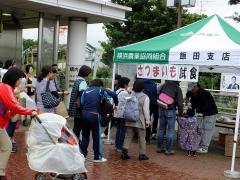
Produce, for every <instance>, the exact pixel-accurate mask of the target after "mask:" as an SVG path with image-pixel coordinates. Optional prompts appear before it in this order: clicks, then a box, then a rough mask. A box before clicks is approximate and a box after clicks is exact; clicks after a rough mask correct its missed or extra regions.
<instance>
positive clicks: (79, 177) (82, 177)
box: [72, 173, 87, 180]
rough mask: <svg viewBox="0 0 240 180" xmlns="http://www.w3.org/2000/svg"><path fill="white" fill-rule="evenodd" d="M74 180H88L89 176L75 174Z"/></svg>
mask: <svg viewBox="0 0 240 180" xmlns="http://www.w3.org/2000/svg"><path fill="white" fill-rule="evenodd" d="M72 180H87V174H86V173H81V174H74V175H73V177H72Z"/></svg>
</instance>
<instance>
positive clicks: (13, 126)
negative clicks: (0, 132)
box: [6, 119, 17, 138]
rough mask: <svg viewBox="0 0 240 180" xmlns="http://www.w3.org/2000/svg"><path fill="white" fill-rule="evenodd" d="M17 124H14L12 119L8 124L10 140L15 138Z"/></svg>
mask: <svg viewBox="0 0 240 180" xmlns="http://www.w3.org/2000/svg"><path fill="white" fill-rule="evenodd" d="M16 124H17V122H12V121H11V119H10V120H9V124H8V127H7V129H6V130H7V133H8V136H9V137H10V138H13V136H14V132H15V129H16Z"/></svg>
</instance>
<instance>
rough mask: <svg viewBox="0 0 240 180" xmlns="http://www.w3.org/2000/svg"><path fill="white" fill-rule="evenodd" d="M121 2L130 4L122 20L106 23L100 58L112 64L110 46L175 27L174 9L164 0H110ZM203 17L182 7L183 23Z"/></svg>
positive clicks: (147, 37)
mask: <svg viewBox="0 0 240 180" xmlns="http://www.w3.org/2000/svg"><path fill="white" fill-rule="evenodd" d="M112 2H114V3H118V4H121V5H124V6H128V7H132V12H126V19H127V21H125V22H114V23H105V24H104V29H105V32H106V35H107V37H108V38H109V41H108V42H102V43H101V45H102V47H103V49H104V53H103V56H102V61H103V62H104V63H105V64H107V65H111V64H112V58H113V49H114V48H116V47H119V46H123V45H127V44H132V43H135V42H139V41H142V40H146V39H149V38H152V37H155V36H159V35H161V34H164V33H167V32H170V31H172V30H174V29H176V25H177V12H176V9H173V8H167V7H166V3H165V0H112ZM203 17H206V16H204V15H198V14H189V13H187V10H183V15H182V26H184V25H187V24H190V23H193V22H195V21H197V20H199V19H202V18H203Z"/></svg>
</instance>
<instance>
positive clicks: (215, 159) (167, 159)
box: [7, 132, 239, 180]
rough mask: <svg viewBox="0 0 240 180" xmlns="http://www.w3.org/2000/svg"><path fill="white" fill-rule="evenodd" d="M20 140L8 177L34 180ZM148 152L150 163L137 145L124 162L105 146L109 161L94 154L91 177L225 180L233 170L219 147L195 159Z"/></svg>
mask: <svg viewBox="0 0 240 180" xmlns="http://www.w3.org/2000/svg"><path fill="white" fill-rule="evenodd" d="M16 141H17V143H18V152H17V153H16V154H12V155H11V158H10V162H9V165H8V168H7V175H8V178H9V179H10V180H33V179H34V174H35V172H33V171H32V170H30V169H29V167H28V164H27V160H26V152H27V149H26V144H25V135H24V132H17V133H16ZM90 148H91V147H90ZM147 152H148V154H147V155H148V156H149V157H150V160H149V161H139V160H138V146H137V144H136V143H133V144H132V146H131V148H130V152H129V155H130V156H131V159H130V160H127V161H123V160H121V159H120V153H118V152H116V151H114V147H113V146H112V145H104V156H105V157H106V158H107V159H108V162H106V163H93V162H92V158H93V157H92V152H91V153H90V154H89V157H88V158H87V161H86V165H87V169H88V170H89V173H88V177H89V179H90V180H92V179H94V180H115V179H116V180H119V179H124V180H125V179H126V180H158V179H159V180H175V179H176V180H198V179H199V180H200V179H210V180H215V179H216V180H220V179H224V177H223V171H224V170H226V169H229V168H230V167H229V166H230V160H231V159H230V158H227V157H224V156H223V151H221V150H217V149H216V148H212V149H210V152H209V154H207V155H199V156H198V157H195V158H193V157H187V156H185V153H184V152H182V151H180V150H177V152H176V155H174V156H165V155H164V154H157V153H156V152H155V143H153V144H151V145H148V146H147ZM238 164H239V161H238ZM237 168H238V169H239V167H237Z"/></svg>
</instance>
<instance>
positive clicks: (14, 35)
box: [0, 29, 22, 66]
mask: <svg viewBox="0 0 240 180" xmlns="http://www.w3.org/2000/svg"><path fill="white" fill-rule="evenodd" d="M7 59H14V60H15V61H16V63H17V65H18V66H20V65H21V59H22V30H21V29H20V30H4V31H3V32H2V33H0V60H1V61H2V62H5V61H6V60H7Z"/></svg>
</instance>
